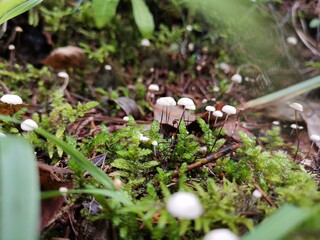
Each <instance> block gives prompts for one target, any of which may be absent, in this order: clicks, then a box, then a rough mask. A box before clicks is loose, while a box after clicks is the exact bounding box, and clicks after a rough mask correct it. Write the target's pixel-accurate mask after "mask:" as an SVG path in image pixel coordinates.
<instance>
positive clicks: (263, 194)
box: [254, 184, 277, 208]
mask: <svg viewBox="0 0 320 240" xmlns="http://www.w3.org/2000/svg"><path fill="white" fill-rule="evenodd" d="M254 187H255V188H256V189H257V190H258V191H259V192H260V193H261V194H262V197H263V198H264V200H266V202H267V203H268V204H269V205H270V206H271V207H274V208H276V207H277V205H276V204H274V203H273V201H272V200H271V198H269V196H268V195H267V194H266V192H265V191H263V190H262V188H261V187H260V186H259V185H258V184H255V185H254Z"/></svg>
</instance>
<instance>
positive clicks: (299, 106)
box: [289, 102, 303, 112]
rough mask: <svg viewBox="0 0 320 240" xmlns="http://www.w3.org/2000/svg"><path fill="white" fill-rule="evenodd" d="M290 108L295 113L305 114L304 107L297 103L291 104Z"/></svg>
mask: <svg viewBox="0 0 320 240" xmlns="http://www.w3.org/2000/svg"><path fill="white" fill-rule="evenodd" d="M289 107H291V108H292V109H294V110H295V111H299V112H303V106H302V105H301V104H300V103H296V102H294V103H291V104H289Z"/></svg>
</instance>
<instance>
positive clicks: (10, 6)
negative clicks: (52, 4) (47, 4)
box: [0, 0, 42, 24]
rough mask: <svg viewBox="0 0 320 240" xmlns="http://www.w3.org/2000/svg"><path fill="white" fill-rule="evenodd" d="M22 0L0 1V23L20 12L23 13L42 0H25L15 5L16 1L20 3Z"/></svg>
mask: <svg viewBox="0 0 320 240" xmlns="http://www.w3.org/2000/svg"><path fill="white" fill-rule="evenodd" d="M21 2H24V1H21V0H20V1H5V2H1V1H0V6H1V11H0V24H2V23H4V22H6V21H8V20H9V19H11V18H14V17H16V16H18V15H20V14H21V13H24V12H26V11H28V10H29V9H31V8H33V7H35V6H37V5H38V4H39V3H41V2H42V0H29V1H26V2H24V3H22V4H20V5H18V6H16V3H18V4H19V3H21Z"/></svg>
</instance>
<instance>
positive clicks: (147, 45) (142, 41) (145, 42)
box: [140, 38, 151, 47]
mask: <svg viewBox="0 0 320 240" xmlns="http://www.w3.org/2000/svg"><path fill="white" fill-rule="evenodd" d="M140 44H141V46H143V47H149V46H150V45H151V43H150V40H149V39H146V38H144V39H142V40H141V42H140Z"/></svg>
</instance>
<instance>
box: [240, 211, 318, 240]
mask: <svg viewBox="0 0 320 240" xmlns="http://www.w3.org/2000/svg"><path fill="white" fill-rule="evenodd" d="M311 215H312V211H310V210H309V209H305V208H299V207H295V206H292V205H284V206H283V207H281V208H280V209H279V210H278V211H277V212H276V213H274V214H273V215H271V216H270V217H268V218H266V219H265V220H264V221H263V222H262V223H261V224H259V225H258V226H257V227H256V228H255V229H254V230H253V231H252V232H250V233H248V234H246V235H245V236H243V237H242V238H241V240H257V239H259V240H271V239H272V240H277V239H281V238H283V237H284V236H286V235H287V234H288V233H290V232H291V231H292V230H294V229H295V228H296V227H297V226H298V225H299V224H301V223H302V222H303V221H305V220H306V219H308V218H309V217H310V216H311Z"/></svg>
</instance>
